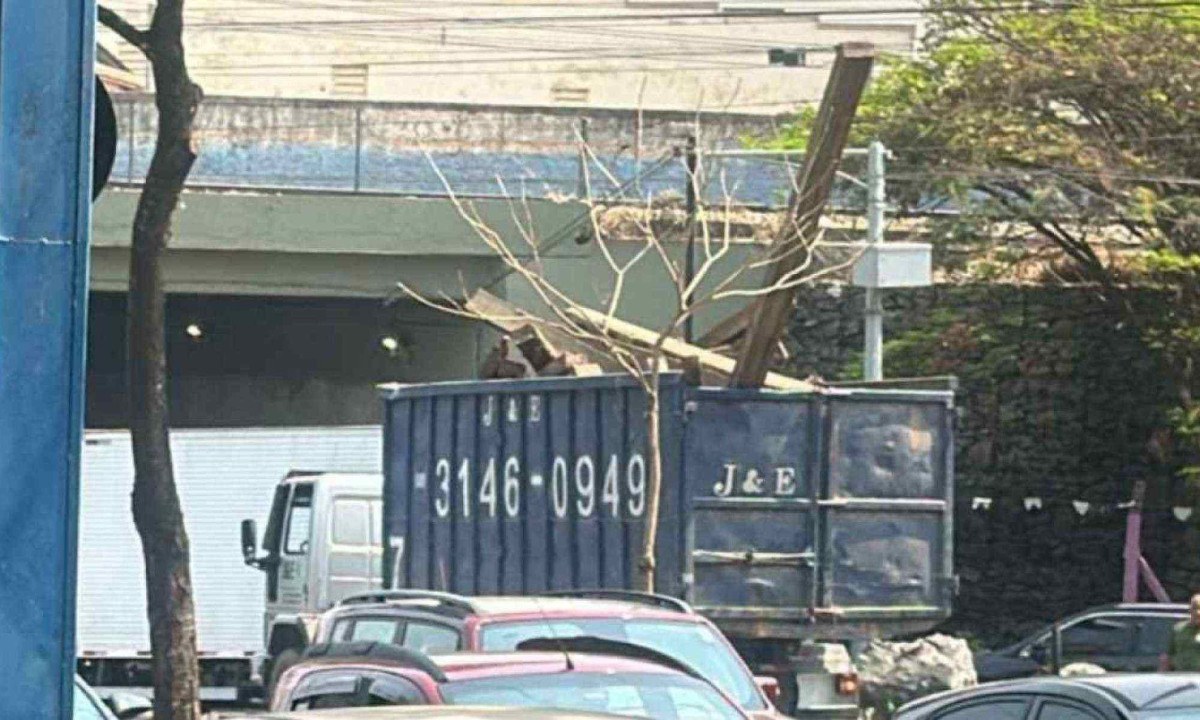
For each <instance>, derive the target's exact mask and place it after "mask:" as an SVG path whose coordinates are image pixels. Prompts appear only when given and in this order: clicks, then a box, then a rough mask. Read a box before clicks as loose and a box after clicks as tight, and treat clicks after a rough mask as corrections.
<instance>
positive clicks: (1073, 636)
mask: <svg viewBox="0 0 1200 720" xmlns="http://www.w3.org/2000/svg"><path fill="white" fill-rule="evenodd" d="M1132 643H1133V623H1132V622H1131V620H1130V619H1129V618H1126V617H1121V616H1117V615H1103V616H1099V617H1093V618H1088V619H1086V620H1081V621H1080V622H1078V623H1075V624H1074V625H1072V626H1070V627H1068V628H1066V629H1064V630H1063V631H1062V649H1063V655H1065V656H1067V657H1080V656H1092V655H1125V654H1127V653H1129V651H1130V649H1131V646H1132Z"/></svg>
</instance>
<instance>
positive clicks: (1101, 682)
mask: <svg viewBox="0 0 1200 720" xmlns="http://www.w3.org/2000/svg"><path fill="white" fill-rule="evenodd" d="M1081 691H1082V692H1084V693H1087V692H1089V691H1091V692H1092V693H1099V694H1101V695H1104V696H1105V697H1107V698H1108V699H1110V700H1112V701H1113V702H1115V703H1116V704H1118V705H1120V706H1121V707H1123V708H1124V709H1125V710H1129V711H1138V710H1155V709H1165V708H1172V707H1200V673H1196V674H1193V673H1140V674H1133V673H1131V674H1121V673H1113V674H1109V675H1091V676H1087V677H1077V678H1061V677H1041V678H1028V679H1024V680H1006V681H1003V682H994V683H985V684H983V685H979V686H977V687H972V688H966V689H963V690H951V691H948V692H943V693H938V694H936V695H930V696H928V697H926V698H922V699H920V700H916V701H914V702H912V703H910V704H909V705H908V706H906V707H905V708H903V710H906V711H910V712H911V711H913V710H919V709H922V708H932V707H935V706H942V705H946V704H948V703H951V702H954V701H956V700H960V699H965V698H971V697H985V696H988V695H1003V694H1007V693H1045V694H1065V695H1077V694H1079V693H1080V692H1081Z"/></svg>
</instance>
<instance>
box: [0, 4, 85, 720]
mask: <svg viewBox="0 0 1200 720" xmlns="http://www.w3.org/2000/svg"><path fill="white" fill-rule="evenodd" d="M0 5H2V6H3V11H0V478H2V480H0V482H2V483H3V485H4V492H3V493H2V494H0V568H3V571H2V575H0V577H2V578H3V580H2V582H3V585H4V589H3V591H0V677H5V678H10V679H12V680H13V682H10V683H9V684H8V686H7V687H6V688H5V690H4V693H3V695H0V718H22V720H69V719H70V718H71V716H72V713H71V699H72V691H73V678H74V675H75V542H76V530H77V521H76V515H77V512H78V507H79V455H80V449H81V447H82V445H83V438H82V433H83V405H84V394H83V377H84V346H85V342H86V337H87V336H86V333H85V332H84V329H85V322H84V320H85V315H86V313H87V300H88V287H87V280H88V271H87V268H88V238H89V237H90V234H91V203H92V179H91V178H92V133H93V113H92V107H93V101H94V96H95V90H94V88H95V82H96V80H95V70H94V69H93V58H94V56H93V52H94V48H95V37H94V35H93V32H94V29H95V17H96V8H95V5H94V4H93V3H92V2H91V0H78V2H0Z"/></svg>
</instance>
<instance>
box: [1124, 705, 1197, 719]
mask: <svg viewBox="0 0 1200 720" xmlns="http://www.w3.org/2000/svg"><path fill="white" fill-rule="evenodd" d="M1137 717H1138V720H1200V707H1182V708H1171V709H1163V710H1149V711H1147V712H1141V713H1138V715H1137Z"/></svg>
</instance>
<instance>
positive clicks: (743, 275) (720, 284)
mask: <svg viewBox="0 0 1200 720" xmlns="http://www.w3.org/2000/svg"><path fill="white" fill-rule="evenodd" d="M583 152H584V153H585V155H586V157H587V158H588V160H589V162H587V163H585V164H584V167H585V168H588V167H591V166H595V167H598V168H599V169H600V172H603V173H604V174H606V175H607V176H608V177H607V179H608V181H609V182H610V183H611V185H613V186H614V187H615V186H620V184H621V183H620V182H618V181H617V179H616V178H615V177H613V176H612V175H611V173H609V172H608V171H607V170H605V169H604V165H603V163H602V162H601V161H600V159H599V158H597V157H596V156H595V154H594V153H592V152H591V150H590V149H589V148H587V147H586V145H585V146H584V150H583ZM431 163H432V160H431ZM434 169H435V171H436V172H438V175H439V177H440V179H441V181H442V184H443V186H444V187H445V189H446V191H447V193H448V194H449V196H450V198H451V200H452V201H453V203H454V205H455V207H456V208H457V210H458V212H459V214H460V216H461V217H462V218H463V219H464V220H465V221H466V222H467V224H468V225H470V227H471V228H472V229H473V231H474V233H475V234H476V235H477V236H478V237H479V239H480V240H482V241H483V243H484V244H485V245H486V246H487V247H488V248H489V249H490V250H491V251H492V253H494V254H495V256H496V257H497V258H499V259H500V260H501V261H502V262H503V264H504V266H505V267H506V269H507V270H509V271H510V272H511V273H512V274H513V275H514V276H515V277H517V278H519V279H520V280H522V281H523V282H524V283H526V284H527V285H528V286H529V288H531V289H532V291H533V296H534V297H535V298H536V303H534V304H535V305H539V306H540V307H524V308H517V307H513V309H512V315H511V316H506V317H500V316H498V315H496V314H495V311H494V310H493V309H487V308H484V307H481V306H480V305H479V304H476V303H472V302H469V301H466V300H464V298H468V296H469V295H470V293H469V291H468V289H467V288H465V287H462V288H459V289H458V290H459V296H458V298H457V299H456V298H455V297H452V296H450V295H449V294H447V293H443V294H441V295H439V296H437V297H431V296H429V295H425V294H422V293H420V292H418V291H416V290H415V289H413V288H412V287H410V286H408V285H406V284H404V283H400V289H401V291H403V293H404V294H406V295H408V296H409V297H411V298H413V299H414V300H416V301H417V302H420V303H422V304H424V305H427V306H429V307H432V308H435V309H437V310H439V311H442V312H445V313H449V314H452V315H457V316H459V317H464V318H469V319H472V320H478V321H483V322H486V323H489V324H493V325H495V324H505V323H508V324H512V323H522V324H527V325H529V326H532V327H534V328H539V329H544V330H547V331H549V332H550V333H551V334H554V335H558V336H562V337H566V338H569V339H571V340H572V341H575V342H579V343H583V344H585V345H586V346H588V347H589V348H591V349H592V350H593V351H595V352H597V353H599V355H600V356H601V357H603V358H605V359H606V360H608V361H609V363H608V364H609V365H612V366H616V367H619V368H620V369H621V370H623V371H624V372H625V373H626V374H627V375H628V376H629V377H631V378H632V379H633V380H634V381H635V382H636V383H637V385H638V386H639V387H640V389H641V390H642V391H643V393H644V394H645V398H646V415H645V423H646V425H645V432H646V446H647V447H646V458H647V463H648V465H649V467H648V469H647V470H648V472H647V478H646V479H647V488H646V489H647V505H646V525H645V535H644V537H643V542H642V548H641V557H640V559H639V563H638V573H639V581H640V589H642V590H645V591H647V592H653V591H654V571H655V566H656V562H655V558H656V549H657V541H658V526H659V507H660V499H661V495H662V493H661V488H662V477H663V458H662V437H661V416H662V392H661V390H662V372H663V370H665V369H667V368H669V367H670V363H671V362H672V361H675V362H676V363H677V364H678V363H679V362H683V363H687V362H688V361H692V362H700V363H704V364H707V366H708V368H709V369H710V370H715V371H716V372H718V373H723V374H725V375H728V374H729V373H730V372H732V370H733V367H734V361H733V359H732V358H725V357H724V356H719V355H717V354H716V353H712V352H708V351H704V350H702V349H700V348H696V347H694V346H692V345H688V344H686V343H684V342H683V341H682V340H680V339H678V337H677V336H678V334H679V333H680V332H681V330H682V328H683V326H684V324H685V323H686V321H687V320H688V318H692V317H695V315H696V314H697V313H698V312H700V311H701V310H707V309H710V308H712V307H714V306H717V305H721V304H730V303H737V302H738V301H740V302H743V303H744V302H748V301H752V300H756V299H758V298H762V297H766V296H768V295H771V294H774V293H778V292H785V291H788V290H793V289H795V288H797V287H799V286H802V285H807V284H811V283H813V282H816V281H817V280H819V279H821V278H824V277H827V276H830V275H834V274H837V273H840V272H842V271H844V270H845V269H847V268H848V267H849V266H850V265H851V264H853V262H854V261H855V259H857V253H855V252H847V251H846V249H845V248H844V247H840V248H837V249H832V248H831V246H830V245H829V244H827V243H826V242H825V240H824V234H823V233H822V232H820V231H815V232H812V231H806V230H805V228H806V227H815V226H816V223H815V222H813V223H812V224H811V225H809V224H808V222H807V221H808V218H805V217H798V216H794V215H792V214H791V213H789V212H780V213H778V215H777V216H776V217H775V218H773V222H772V226H773V229H774V232H773V234H774V237H775V238H776V241H772V242H769V243H766V244H765V246H764V247H762V252H761V253H760V256H759V257H758V258H756V259H750V260H741V261H739V260H737V259H736V256H735V255H734V254H733V252H734V249H735V246H736V245H737V244H738V241H736V240H735V238H734V233H735V222H734V216H735V212H736V211H737V207H736V206H735V204H734V201H733V199H732V197H731V194H730V193H729V192H728V191H726V192H724V193H723V200H722V202H721V203H720V206H719V207H717V208H716V209H706V208H704V207H701V208H699V211H698V214H697V216H696V219H695V221H694V222H695V223H696V226H695V229H696V239H697V242H696V247H695V250H694V252H695V253H696V258H695V259H696V263H695V265H696V266H695V269H694V271H693V272H692V273H691V274H690V276H689V274H688V272H687V265H688V263H687V262H686V255H687V252H690V250H684V252H683V253H682V257H681V256H680V255H681V253H679V252H676V251H678V250H680V249H682V248H685V247H689V246H685V245H684V244H683V243H679V242H671V241H669V240H668V239H666V238H664V237H662V236H661V235H660V232H659V230H657V229H656V227H657V225H658V223H657V220H658V219H660V218H661V215H662V208H661V207H660V206H658V205H656V203H655V202H654V200H653V199H652V198H647V199H646V200H645V202H644V204H642V203H640V202H639V204H638V205H636V206H633V205H625V206H623V207H621V208H619V209H620V210H622V211H624V213H625V217H626V219H627V220H628V222H626V223H623V224H622V225H621V229H620V230H617V229H616V228H614V227H613V226H612V224H611V223H609V222H606V215H607V214H608V213H611V212H615V211H616V210H617V209H618V208H616V207H614V206H612V205H606V204H604V203H601V202H598V201H596V200H595V199H594V198H593V197H592V193H591V192H590V187H591V178H590V174H589V175H585V186H586V187H587V188H589V190H588V192H587V197H586V198H584V200H583V202H584V204H585V207H586V208H587V212H588V216H589V218H590V226H591V235H592V238H593V239H594V241H595V242H596V244H597V248H598V249H599V252H600V254H601V255H602V256H603V258H604V260H605V263H606V265H607V266H608V270H609V273H610V279H611V285H612V289H611V291H610V292H608V293H607V298H606V299H605V302H604V303H603V307H602V308H593V307H590V306H589V305H588V304H587V303H586V302H584V301H582V300H580V299H579V298H577V297H574V296H572V295H571V294H570V293H568V292H566V291H565V290H563V289H562V288H560V287H558V286H557V285H555V284H554V283H553V282H552V281H551V280H550V279H548V278H547V276H546V274H545V273H544V271H543V258H542V242H541V240H540V239H539V238H538V237H537V235H536V233H535V229H534V227H533V223H532V217H531V214H530V213H529V212H528V204H527V203H526V202H524V201H521V200H518V199H514V198H512V196H511V195H509V194H507V193H505V195H506V197H508V198H509V207H510V209H511V215H512V219H513V221H514V224H515V226H516V228H517V232H518V234H519V236H520V238H519V240H516V241H515V242H510V241H509V240H508V239H506V238H505V237H503V236H502V235H501V233H500V232H498V231H496V230H495V229H494V228H493V227H491V226H489V225H488V224H487V223H485V222H484V221H483V220H482V218H481V217H480V215H479V213H478V212H476V210H475V208H474V206H473V205H472V204H471V203H470V202H469V201H465V200H462V199H460V198H459V197H458V196H457V195H456V194H455V192H454V189H453V188H452V187H451V185H450V183H449V182H448V181H447V179H446V178H445V176H444V175H442V174H441V172H440V171H438V169H437V166H436V164H434ZM721 180H722V182H721V186H722V188H724V187H725V183H724V179H723V178H722V179H721ZM690 182H691V183H692V185H693V189H694V190H695V191H696V192H697V195H699V194H700V193H699V190H700V187H699V186H700V179H699V177H697V174H696V173H693V174H692V176H691V178H690ZM498 183H499V184H500V187H501V188H502V189H503V187H504V186H503V181H502V180H498ZM783 238H787V239H788V240H789V244H788V250H787V252H785V253H783V252H778V251H777V248H778V247H779V242H778V240H780V239H783ZM617 243H625V244H627V245H629V246H631V247H632V248H633V249H634V252H633V253H632V256H631V257H629V258H628V259H620V256H621V255H623V253H618V252H616V251H615V250H616V246H617ZM826 249H831V250H832V252H825V250H826ZM785 260H786V261H788V262H789V265H788V269H787V271H785V272H783V273H769V272H768V271H769V270H772V269H774V268H776V266H777V265H779V264H781V263H782V262H784V261H785ZM648 266H653V267H657V268H659V269H660V270H661V271H662V272H663V273H665V275H666V277H667V278H669V287H670V301H671V307H670V308H669V312H668V319H667V320H666V321H665V322H663V323H661V324H660V325H658V326H657V327H654V328H642V327H639V326H636V325H632V324H630V323H628V322H624V321H622V320H621V319H620V318H618V317H617V312H618V309H619V308H620V306H621V302H622V300H623V299H624V298H625V292H626V290H627V289H628V279H629V276H630V273H631V272H632V271H633V270H634V269H635V268H643V267H648ZM770 275H775V276H776V279H775V280H773V281H770V282H769V284H767V285H765V286H756V285H754V283H755V282H756V281H759V278H760V276H770ZM775 381H776V382H782V383H785V385H786V386H788V387H794V388H803V387H809V386H808V385H807V384H806V383H804V382H802V381H799V380H790V379H784V378H780V377H779V376H775Z"/></svg>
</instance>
